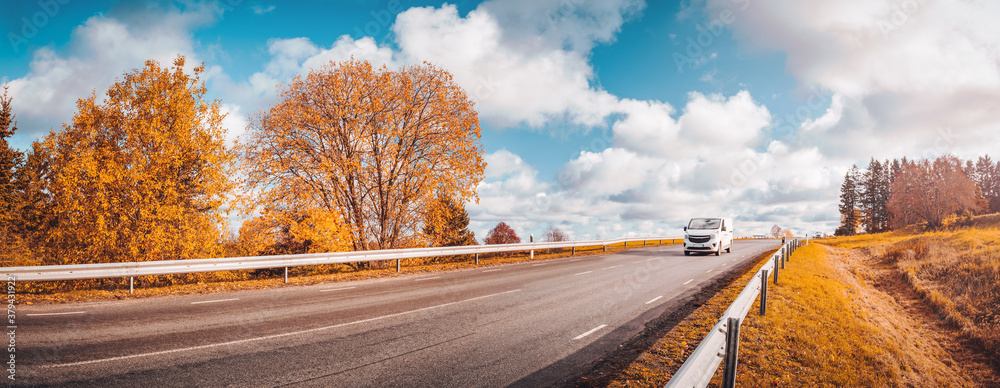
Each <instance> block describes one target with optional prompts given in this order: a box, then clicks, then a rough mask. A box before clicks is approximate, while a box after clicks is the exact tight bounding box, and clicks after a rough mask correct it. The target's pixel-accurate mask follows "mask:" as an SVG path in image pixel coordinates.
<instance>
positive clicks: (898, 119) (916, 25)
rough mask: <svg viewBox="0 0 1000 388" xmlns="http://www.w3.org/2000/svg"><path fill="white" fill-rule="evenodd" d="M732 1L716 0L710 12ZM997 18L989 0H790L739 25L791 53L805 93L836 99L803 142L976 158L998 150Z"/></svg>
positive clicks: (744, 36) (743, 33) (875, 152)
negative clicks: (948, 135)
mask: <svg viewBox="0 0 1000 388" xmlns="http://www.w3.org/2000/svg"><path fill="white" fill-rule="evenodd" d="M727 7H731V4H730V2H728V1H724V0H708V5H707V8H708V10H709V12H710V13H715V12H721V11H722V10H723V9H725V8H727ZM998 14H1000V3H997V2H995V1H982V0H978V1H960V0H950V1H949V0H942V1H922V0H900V1H878V2H874V1H867V0H846V1H844V0H823V1H809V2H801V1H793V0H787V1H771V2H756V3H753V4H752V5H751V6H749V7H747V8H746V10H743V11H739V12H738V13H737V14H736V18H735V22H734V23H733V24H732V25H731V27H732V29H733V30H734V32H735V36H736V37H737V38H738V39H739V40H741V41H743V42H745V43H746V44H747V45H748V46H750V47H756V48H761V49H767V50H777V51H781V52H783V53H784V54H785V55H786V57H787V69H788V71H789V72H790V74H791V75H792V76H794V77H795V78H796V79H797V80H798V81H799V84H800V86H801V87H802V88H803V89H808V88H811V87H814V86H815V87H820V88H823V89H826V90H829V91H831V92H832V93H834V94H835V95H836V96H837V97H836V98H834V100H833V106H831V108H830V110H829V111H828V112H827V113H826V114H825V115H824V116H823V117H820V118H818V119H816V120H815V121H807V122H806V123H804V125H803V126H802V128H801V130H802V132H804V133H808V136H805V135H804V136H803V138H802V141H803V145H806V146H815V147H819V149H820V150H821V152H822V153H823V154H824V155H827V156H828V157H830V156H833V157H836V158H839V159H837V160H839V161H847V160H854V161H857V160H867V159H868V157H870V156H875V157H880V158H884V157H901V156H904V155H905V156H910V157H914V156H920V155H921V154H923V151H924V150H928V149H931V150H936V151H937V153H938V154H940V153H944V152H952V153H956V154H958V155H959V156H962V157H973V156H975V155H977V154H981V153H985V152H988V151H990V149H989V146H988V145H987V144H993V143H995V139H996V138H995V135H994V134H995V133H996V132H995V123H996V122H997V121H998V120H1000V113H998V112H1000V110H998V108H1000V106H998V103H997V101H1000V50H998V49H997V48H998V47H1000V24H997V23H996V21H995V20H994V19H995V15H998ZM947 128H953V129H954V130H955V136H954V138H953V139H951V141H950V142H949V141H945V139H943V137H942V136H941V135H940V133H939V132H940V131H941V130H944V129H947ZM845 139H850V140H851V143H853V144H845V143H847V141H846V140H845ZM987 139H989V140H992V141H984V140H987ZM935 144H937V145H935ZM942 144H944V146H943V147H941V146H939V145H942Z"/></svg>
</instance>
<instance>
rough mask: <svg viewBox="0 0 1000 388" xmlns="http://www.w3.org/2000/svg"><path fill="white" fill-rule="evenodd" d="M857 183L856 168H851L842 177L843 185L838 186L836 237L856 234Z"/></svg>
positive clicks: (857, 221)
mask: <svg viewBox="0 0 1000 388" xmlns="http://www.w3.org/2000/svg"><path fill="white" fill-rule="evenodd" d="M858 181H859V172H858V167H857V166H851V169H850V170H848V171H847V174H845V175H844V184H843V185H841V186H840V227H839V228H837V232H836V233H837V235H838V236H853V235H854V234H855V233H857V228H858V225H859V223H860V221H861V220H860V217H859V214H858V204H859V200H858V197H859V195H858Z"/></svg>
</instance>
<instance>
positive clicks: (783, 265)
mask: <svg viewBox="0 0 1000 388" xmlns="http://www.w3.org/2000/svg"><path fill="white" fill-rule="evenodd" d="M784 251H785V252H782V253H781V269H785V258H786V257H788V252H787V251H788V249H784Z"/></svg>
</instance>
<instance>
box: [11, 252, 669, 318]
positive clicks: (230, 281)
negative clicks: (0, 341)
mask: <svg viewBox="0 0 1000 388" xmlns="http://www.w3.org/2000/svg"><path fill="white" fill-rule="evenodd" d="M676 243H679V240H663V241H662V245H673V244H676ZM659 245H660V244H659V242H658V241H656V240H650V241H648V242H647V243H646V246H649V247H653V246H659ZM642 246H643V244H642V243H636V242H633V243H622V244H614V245H608V247H607V252H605V251H604V249H603V247H601V246H592V247H578V248H577V249H576V256H589V255H599V254H604V253H616V252H622V251H626V250H629V249H632V248H639V247H642ZM571 253H572V252H571V250H569V249H555V250H551V252H550V251H548V250H538V251H535V257H534V259H531V258H530V255H529V253H528V252H526V251H525V252H513V253H510V254H482V255H480V260H479V265H478V266H477V265H476V264H475V261H474V260H473V256H471V255H467V256H457V257H437V258H418V259H404V260H402V263H401V267H402V268H401V271H400V272H396V263H395V261H391V262H390V261H383V262H375V263H373V264H372V268H368V269H361V270H356V269H354V268H352V267H351V266H348V265H346V264H336V265H321V266H308V267H292V268H289V272H288V275H289V277H288V284H285V283H284V276H283V273H282V274H279V275H253V274H252V271H223V272H212V273H201V274H185V275H164V276H141V277H137V278H136V279H135V282H136V283H135V284H136V288H135V293H134V294H129V290H128V288H129V284H128V279H120V278H119V279H99V280H79V281H68V282H22V283H19V284H18V295H17V297H18V301H19V303H25V304H36V303H66V302H76V301H95V300H117V299H127V298H146V297H152V296H161V295H183V294H200V293H210V292H221V291H234V290H251V289H264V288H273V287H285V286H294V285H310V284H319V283H331V282H347V281H356V280H367V279H377V278H387V277H396V276H407V275H413V274H422V273H431V272H440V271H455V270H461V269H469V268H477V267H490V266H497V265H505V264H514V263H520V262H526V261H533V260H534V261H538V260H551V259H558V258H563V257H569V256H570V255H571Z"/></svg>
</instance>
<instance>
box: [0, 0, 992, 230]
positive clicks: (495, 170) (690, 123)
mask: <svg viewBox="0 0 1000 388" xmlns="http://www.w3.org/2000/svg"><path fill="white" fill-rule="evenodd" d="M63 3H65V4H63ZM4 7H5V12H4V13H3V15H2V16H0V22H2V23H3V24H4V31H5V32H6V34H5V35H6V37H7V40H6V41H5V43H4V44H0V50H2V52H3V56H2V59H0V77H2V78H4V79H5V80H7V81H8V82H9V83H10V85H11V93H12V95H13V96H14V99H15V100H14V108H15V113H16V114H17V115H18V116H17V117H18V120H19V124H20V125H19V126H20V128H21V129H20V132H19V133H18V134H17V135H15V138H14V139H13V141H12V143H13V144H14V145H15V146H18V147H21V148H26V147H27V146H28V145H29V144H30V142H31V141H33V140H36V139H38V138H40V137H41V136H44V135H45V134H46V133H47V132H48V131H49V130H50V129H58V128H59V127H60V126H61V124H62V123H65V122H68V121H69V120H70V119H71V117H72V115H73V113H74V110H75V109H74V102H75V100H76V99H77V98H81V97H85V96H87V95H89V94H90V93H91V92H92V91H96V92H97V93H98V95H100V94H102V93H103V92H104V91H106V90H107V87H108V86H109V85H110V84H111V83H112V82H114V80H115V78H116V77H120V76H121V75H122V74H124V73H126V72H128V71H130V70H131V69H134V68H137V67H140V66H141V65H142V62H143V61H145V60H146V59H156V60H159V61H161V62H169V61H170V60H171V59H172V58H174V57H175V56H176V55H177V54H183V55H185V56H187V57H188V58H189V59H193V60H195V61H197V62H203V63H205V65H206V66H207V68H208V72H207V75H206V79H207V85H208V88H209V93H210V95H211V96H212V97H213V98H217V99H219V100H220V101H221V102H222V104H223V107H224V109H225V110H226V111H227V112H228V114H229V116H228V119H227V123H226V125H227V127H228V128H229V132H230V137H231V138H237V137H238V136H239V135H240V133H242V131H243V129H244V127H245V125H246V123H247V120H248V118H249V117H251V115H253V114H254V112H256V111H258V110H261V109H266V108H267V107H268V106H269V105H270V104H271V103H273V102H274V98H275V93H274V87H275V85H279V84H281V83H283V82H287V81H288V80H289V79H290V78H291V77H293V76H294V75H295V74H301V73H305V72H308V71H309V69H310V68H312V67H315V66H317V65H320V64H324V63H327V62H328V61H330V60H344V59H347V58H350V57H351V56H354V57H355V58H358V59H365V60H369V61H372V62H373V63H376V64H386V65H388V66H390V67H393V66H399V65H403V64H409V63H418V62H420V61H430V62H432V63H435V64H437V65H439V66H441V67H443V68H444V69H446V70H448V71H449V72H451V73H452V74H454V75H455V79H456V82H458V83H459V84H460V85H461V86H462V87H464V88H465V89H466V90H467V91H468V92H469V94H470V95H471V96H472V98H473V99H474V100H475V101H476V104H477V109H478V110H479V112H480V119H481V124H482V127H483V137H482V144H483V146H484V148H485V151H486V159H487V161H488V162H489V166H488V168H487V173H486V176H485V179H484V181H483V183H482V184H480V187H479V190H478V191H479V196H480V201H479V202H478V203H470V204H468V209H469V212H470V216H471V218H472V227H473V229H474V230H475V231H476V233H477V235H478V236H479V237H480V238H481V237H483V236H484V235H485V232H486V230H488V229H489V228H490V227H492V226H493V225H495V224H496V223H497V222H500V221H504V222H507V223H509V224H512V225H513V226H514V227H515V229H516V230H518V232H519V233H520V234H525V235H526V234H529V233H530V234H534V235H536V236H537V235H540V234H541V233H542V232H543V231H544V229H545V228H546V227H548V226H556V227H559V228H561V229H563V230H565V231H567V232H569V234H570V235H571V236H572V237H574V238H577V239H589V238H612V237H619V236H635V235H677V234H679V233H681V232H680V226H682V225H684V224H685V222H686V219H687V218H690V217H697V216H705V215H712V214H716V215H725V216H732V217H735V218H736V219H737V222H738V224H737V233H738V234H753V233H763V232H764V231H766V230H768V229H770V227H771V225H774V224H777V225H779V226H782V227H785V228H790V229H793V230H795V231H798V232H800V233H801V232H805V231H824V232H832V230H833V229H834V228H835V227H836V224H837V222H838V214H837V210H836V209H837V208H836V200H837V194H838V189H839V184H840V181H841V179H842V177H843V174H844V172H845V171H846V169H847V168H849V167H850V165H851V164H859V165H860V166H864V165H865V164H866V163H867V161H868V159H869V158H870V157H873V156H874V157H877V158H880V159H882V158H896V157H903V156H907V157H911V158H913V157H923V156H934V155H939V154H943V153H952V154H956V155H958V156H959V157H963V158H971V157H975V156H978V155H981V154H985V153H989V152H990V151H991V148H992V147H994V146H995V145H996V144H997V138H996V136H997V135H996V133H998V131H996V129H997V128H998V127H1000V126H998V124H1000V114H998V113H997V112H1000V109H997V108H1000V107H998V106H997V105H998V101H1000V70H998V63H1000V59H998V58H1000V53H998V52H997V50H996V47H998V46H1000V44H998V39H1000V38H998V36H1000V30H998V27H996V23H993V22H992V18H994V17H996V16H1000V9H998V6H997V5H996V3H994V2H987V1H936V2H928V1H922V0H901V1H891V0H887V1H870V0H817V1H812V2H806V3H803V2H797V1H793V0H781V1H777V0H776V1H770V2H756V1H752V0H690V1H682V2H676V1H656V2H644V1H641V0H606V1H589V0H536V1H532V0H505V1H499V0H495V1H486V2H479V1H458V2H451V3H441V2H433V1H419V2H418V1H412V2H411V1H362V0H349V1H339V2H323V1H296V2H268V1H247V0H243V1H239V0H221V1H218V2H170V1H164V2H146V1H87V2H80V1H66V0H51V1H49V2H44V1H43V2H7V4H5V6H4ZM957 27H961V28H957ZM678 63H680V65H678Z"/></svg>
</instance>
